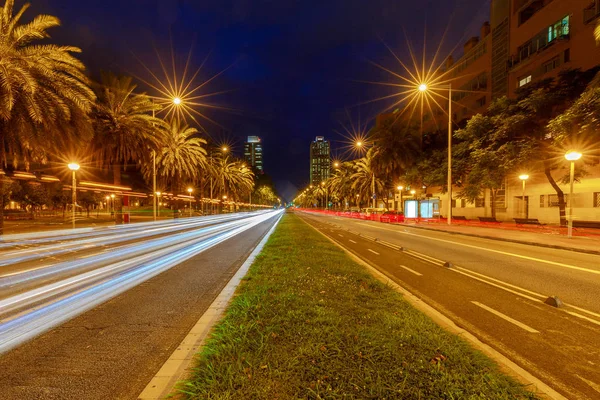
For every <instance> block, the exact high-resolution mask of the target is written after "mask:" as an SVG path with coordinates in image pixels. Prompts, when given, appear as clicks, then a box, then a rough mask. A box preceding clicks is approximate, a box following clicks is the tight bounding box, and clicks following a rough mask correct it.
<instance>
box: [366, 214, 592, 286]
mask: <svg viewBox="0 0 600 400" xmlns="http://www.w3.org/2000/svg"><path fill="white" fill-rule="evenodd" d="M360 224H361V225H367V226H373V225H370V224H365V223H360ZM377 228H379V229H385V230H388V231H392V232H396V233H402V234H404V235H411V236H417V237H421V238H424V239H428V240H436V241H438V242H444V243H451V244H454V245H459V246H463V247H469V248H471V249H477V250H483V251H488V252H490V253H496V254H502V255H505V256H511V257H516V258H522V259H524V260H530V261H536V262H540V263H543V264H549V265H554V266H557V267H563V268H569V269H575V270H577V271H583V272H589V273H591V274H596V275H600V270H593V269H589V268H583V267H578V266H576V265H570V264H563V263H559V262H555V261H549V260H542V259H541V258H535V257H529V256H523V255H521V254H515V253H509V252H506V251H501V250H492V249H488V248H486V247H481V246H474V245H472V244H465V243H460V242H453V241H452V240H446V239H439V238H435V237H432V236H424V235H417V234H416V233H410V232H402V231H399V230H397V229H390V228H386V227H383V226H380V227H377ZM488 240H494V239H488Z"/></svg>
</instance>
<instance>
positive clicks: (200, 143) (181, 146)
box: [143, 119, 207, 192]
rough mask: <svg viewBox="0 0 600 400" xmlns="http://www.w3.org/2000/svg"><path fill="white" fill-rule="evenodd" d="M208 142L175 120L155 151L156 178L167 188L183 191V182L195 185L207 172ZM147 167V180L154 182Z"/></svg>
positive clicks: (145, 174) (147, 165) (150, 170)
mask: <svg viewBox="0 0 600 400" xmlns="http://www.w3.org/2000/svg"><path fill="white" fill-rule="evenodd" d="M205 145H206V140H204V139H202V138H200V137H199V136H198V130H197V129H196V128H192V127H189V126H187V125H182V124H181V123H180V122H179V121H177V120H176V119H173V120H172V121H171V124H170V126H169V129H168V130H167V131H166V132H164V133H163V135H162V136H161V137H160V139H159V141H158V145H157V150H156V168H157V176H158V177H159V178H161V179H162V181H163V184H164V185H165V187H170V188H171V190H172V191H174V192H175V191H180V190H181V184H182V183H183V181H185V180H187V181H195V180H197V179H198V177H199V176H200V174H201V171H202V170H206V168H207V158H206V149H205V148H204V146H205ZM149 165H150V164H149V163H148V164H144V168H143V172H144V176H145V177H146V179H149V178H151V175H152V168H150V167H149Z"/></svg>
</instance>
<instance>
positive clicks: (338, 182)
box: [326, 162, 355, 204]
mask: <svg viewBox="0 0 600 400" xmlns="http://www.w3.org/2000/svg"><path fill="white" fill-rule="evenodd" d="M354 172H355V171H354V164H353V163H351V162H345V163H343V164H342V165H340V166H339V168H337V169H336V170H335V172H334V173H333V175H332V176H331V178H329V179H328V180H327V183H326V185H327V187H328V188H329V190H330V193H331V196H332V197H335V198H337V199H339V200H341V201H342V203H344V204H345V203H348V204H350V203H351V201H352V199H351V198H350V197H351V196H352V175H353V174H354Z"/></svg>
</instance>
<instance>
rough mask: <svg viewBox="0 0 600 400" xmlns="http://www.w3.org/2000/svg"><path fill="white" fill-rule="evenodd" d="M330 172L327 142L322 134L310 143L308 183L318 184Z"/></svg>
mask: <svg viewBox="0 0 600 400" xmlns="http://www.w3.org/2000/svg"><path fill="white" fill-rule="evenodd" d="M330 172H331V158H330V156H329V142H328V141H327V140H325V138H324V137H323V136H317V137H316V138H315V140H314V141H313V142H312V143H311V144H310V183H311V184H312V185H319V184H320V183H321V182H323V181H324V180H325V179H327V178H329V174H330Z"/></svg>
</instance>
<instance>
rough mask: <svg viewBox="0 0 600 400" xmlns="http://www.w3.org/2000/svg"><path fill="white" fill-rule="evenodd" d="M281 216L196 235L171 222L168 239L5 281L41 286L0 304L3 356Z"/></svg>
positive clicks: (246, 219)
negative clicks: (42, 334) (157, 276)
mask: <svg viewBox="0 0 600 400" xmlns="http://www.w3.org/2000/svg"><path fill="white" fill-rule="evenodd" d="M281 215H282V212H281V211H267V212H260V213H251V214H246V215H242V216H240V215H232V216H228V218H222V219H221V221H220V222H219V223H215V221H214V220H212V222H211V224H210V225H209V226H206V225H207V224H206V221H202V223H200V221H197V226H196V227H195V229H191V230H190V231H186V232H181V230H180V229H175V228H177V226H179V225H182V224H177V223H174V222H171V225H173V228H174V229H173V231H169V230H167V231H166V232H167V233H168V234H167V235H165V236H163V237H158V238H154V239H151V240H146V241H144V240H142V241H140V242H136V243H133V244H127V245H123V246H119V247H115V248H113V249H111V250H110V251H109V252H106V250H105V249H102V252H101V253H99V254H97V255H95V256H90V257H86V258H85V259H77V260H70V261H65V262H58V263H57V264H54V265H51V266H49V267H48V268H38V269H35V270H31V271H26V272H24V273H22V274H16V275H11V276H9V277H5V278H2V279H0V285H1V287H0V289H1V288H5V289H6V288H8V287H13V288H14V287H17V288H19V287H22V286H23V285H32V284H34V285H36V286H35V287H34V288H32V289H28V290H25V291H22V292H20V293H18V294H14V295H10V296H9V297H5V298H3V299H1V300H0V318H2V322H1V323H0V353H3V352H6V351H8V350H10V349H12V348H14V347H16V346H18V345H20V344H21V343H23V342H25V341H27V340H30V339H32V338H33V337H35V336H37V335H39V334H41V333H43V332H45V331H47V330H49V329H51V328H53V327H55V326H58V325H60V324H62V323H64V322H65V321H67V320H69V319H71V318H73V317H75V316H77V315H79V314H81V313H83V312H85V311H87V310H89V309H91V308H93V307H95V306H97V305H99V304H101V303H103V302H105V301H107V300H109V299H110V298H112V297H114V296H117V295H119V294H121V293H123V292H124V291H126V290H129V289H131V288H132V287H134V286H136V285H138V284H140V283H142V282H144V281H146V280H148V279H150V278H152V277H153V276H156V275H158V274H160V273H161V272H164V271H166V270H168V269H169V268H172V267H173V266H175V265H178V264H180V263H181V262H183V261H185V260H187V259H189V258H191V257H194V256H196V255H198V254H199V253H201V252H203V251H205V250H207V249H209V248H211V247H213V246H216V245H218V244H220V243H222V242H224V241H225V240H227V239H230V238H232V237H234V236H236V235H239V234H241V233H243V232H245V231H247V230H248V229H251V228H252V227H254V226H256V225H258V224H260V223H262V222H265V221H267V220H269V219H273V218H279V217H280V216H281ZM199 219H200V218H199ZM188 225H194V222H190V224H188ZM203 225H204V226H203ZM165 227H167V226H165ZM104 232H105V233H107V234H112V232H111V233H108V232H106V230H104ZM149 235H150V236H152V235H156V233H152V234H150V233H149ZM59 237H60V236H59ZM77 242H78V241H76V240H75V241H74V243H77ZM58 275H67V276H66V277H62V278H61V279H59V280H56V281H54V282H50V283H48V278H51V277H53V278H56V277H57V276H58Z"/></svg>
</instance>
